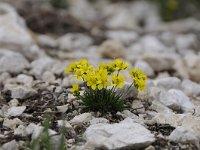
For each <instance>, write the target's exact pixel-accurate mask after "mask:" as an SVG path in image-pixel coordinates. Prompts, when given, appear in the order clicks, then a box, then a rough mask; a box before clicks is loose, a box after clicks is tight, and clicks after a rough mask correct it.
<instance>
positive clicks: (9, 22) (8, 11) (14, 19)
mask: <svg viewBox="0 0 200 150" xmlns="http://www.w3.org/2000/svg"><path fill="white" fill-rule="evenodd" d="M0 12H1V13H0V24H1V26H0V45H1V47H4V48H8V49H13V50H17V51H21V52H22V51H25V50H27V48H28V47H29V46H30V45H31V43H32V38H31V35H30V34H29V32H28V29H27V27H26V25H25V21H24V20H23V19H22V18H21V17H20V16H19V15H18V14H17V12H16V10H15V9H14V8H13V7H12V6H10V5H8V4H6V3H0ZM19 35H20V36H19Z"/></svg>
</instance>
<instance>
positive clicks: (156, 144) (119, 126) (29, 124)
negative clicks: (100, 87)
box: [0, 0, 200, 150]
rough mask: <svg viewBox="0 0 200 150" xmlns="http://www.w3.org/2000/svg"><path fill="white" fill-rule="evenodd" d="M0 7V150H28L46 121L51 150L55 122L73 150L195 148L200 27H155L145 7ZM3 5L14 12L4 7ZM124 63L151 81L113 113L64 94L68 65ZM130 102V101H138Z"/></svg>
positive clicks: (78, 2)
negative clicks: (115, 60)
mask: <svg viewBox="0 0 200 150" xmlns="http://www.w3.org/2000/svg"><path fill="white" fill-rule="evenodd" d="M5 2H6V3H0V91H1V93H0V150H18V149H27V145H28V143H29V142H30V141H31V140H32V139H35V138H37V137H38V135H39V134H40V132H41V131H42V129H43V122H44V119H45V117H44V115H45V113H49V114H51V118H50V129H49V133H50V135H51V138H52V142H53V146H54V148H53V149H56V147H57V145H58V142H57V141H58V139H59V137H60V136H59V129H60V127H61V126H62V125H63V120H64V123H65V126H66V128H67V132H66V134H65V139H66V140H65V143H66V145H67V148H68V149H72V150H81V149H82V150H94V149H145V150H155V149H156V150H165V149H166V150H180V149H181V150H182V149H183V150H195V149H200V84H199V82H200V53H199V52H200V51H199V50H200V44H199V38H200V34H199V33H200V21H198V20H196V19H194V18H188V19H185V20H179V21H174V22H170V23H163V22H162V21H161V19H160V17H159V14H158V11H157V9H156V7H155V6H154V5H152V4H150V3H147V2H144V1H137V2H126V3H123V2H120V3H109V2H108V1H106V0H102V1H98V2H96V3H89V2H87V1H86V0H71V1H70V6H69V8H68V9H67V10H63V9H61V10H56V11H55V10H54V9H53V8H52V7H50V6H49V5H48V4H46V3H45V2H43V1H42V2H41V1H39V0H37V1H31V0H30V1H28V0H23V1H21V3H19V2H16V1H14V2H13V1H9V0H5ZM9 2H10V3H11V4H12V5H10V4H9ZM80 58H86V59H88V60H89V61H90V62H91V63H92V64H98V63H99V62H102V61H103V62H108V61H110V60H111V59H113V58H123V59H124V60H125V61H127V62H128V63H129V64H130V65H132V66H133V67H138V68H140V69H141V70H143V71H144V72H145V73H146V74H147V75H148V77H149V79H148V82H147V90H146V92H140V93H138V95H137V98H134V99H131V100H130V102H131V104H132V108H131V109H130V110H124V111H123V112H118V113H117V114H109V113H108V114H106V115H103V116H102V115H101V114H100V113H94V112H87V113H82V112H81V109H80V105H79V104H80V101H79V100H78V99H76V98H74V97H73V96H72V94H70V93H69V91H68V88H69V87H71V85H72V84H73V82H74V81H72V77H71V76H66V75H65V74H64V72H63V70H64V68H65V67H66V66H67V64H69V62H71V61H75V60H78V59H80ZM136 93H137V92H136Z"/></svg>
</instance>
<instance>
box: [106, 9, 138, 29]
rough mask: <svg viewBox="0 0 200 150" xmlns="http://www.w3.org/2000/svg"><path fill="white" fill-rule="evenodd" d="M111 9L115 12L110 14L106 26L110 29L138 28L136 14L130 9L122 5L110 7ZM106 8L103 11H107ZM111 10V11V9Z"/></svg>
mask: <svg viewBox="0 0 200 150" xmlns="http://www.w3.org/2000/svg"><path fill="white" fill-rule="evenodd" d="M109 8H110V10H111V9H113V12H114V13H113V14H112V15H111V16H109V18H108V19H107V21H106V23H105V24H106V26H107V27H108V28H110V29H136V28H137V22H136V18H135V16H133V15H131V12H130V10H128V9H127V7H125V6H124V7H122V5H121V6H120V5H118V6H117V5H116V6H114V7H109ZM109 8H104V10H103V11H107V10H105V9H109ZM110 10H109V11H110Z"/></svg>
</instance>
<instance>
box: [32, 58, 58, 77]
mask: <svg viewBox="0 0 200 150" xmlns="http://www.w3.org/2000/svg"><path fill="white" fill-rule="evenodd" d="M54 63H55V60H53V59H51V58H50V57H44V58H39V59H36V60H34V61H33V62H32V63H31V73H32V74H33V75H35V76H36V78H41V76H42V74H43V73H44V72H45V71H47V70H50V68H51V67H52V66H53V64H54Z"/></svg>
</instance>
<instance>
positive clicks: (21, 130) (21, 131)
mask: <svg viewBox="0 0 200 150" xmlns="http://www.w3.org/2000/svg"><path fill="white" fill-rule="evenodd" d="M14 135H18V136H22V137H25V136H27V132H26V127H25V126H23V125H19V126H18V127H17V128H16V129H15V130H14Z"/></svg>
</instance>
